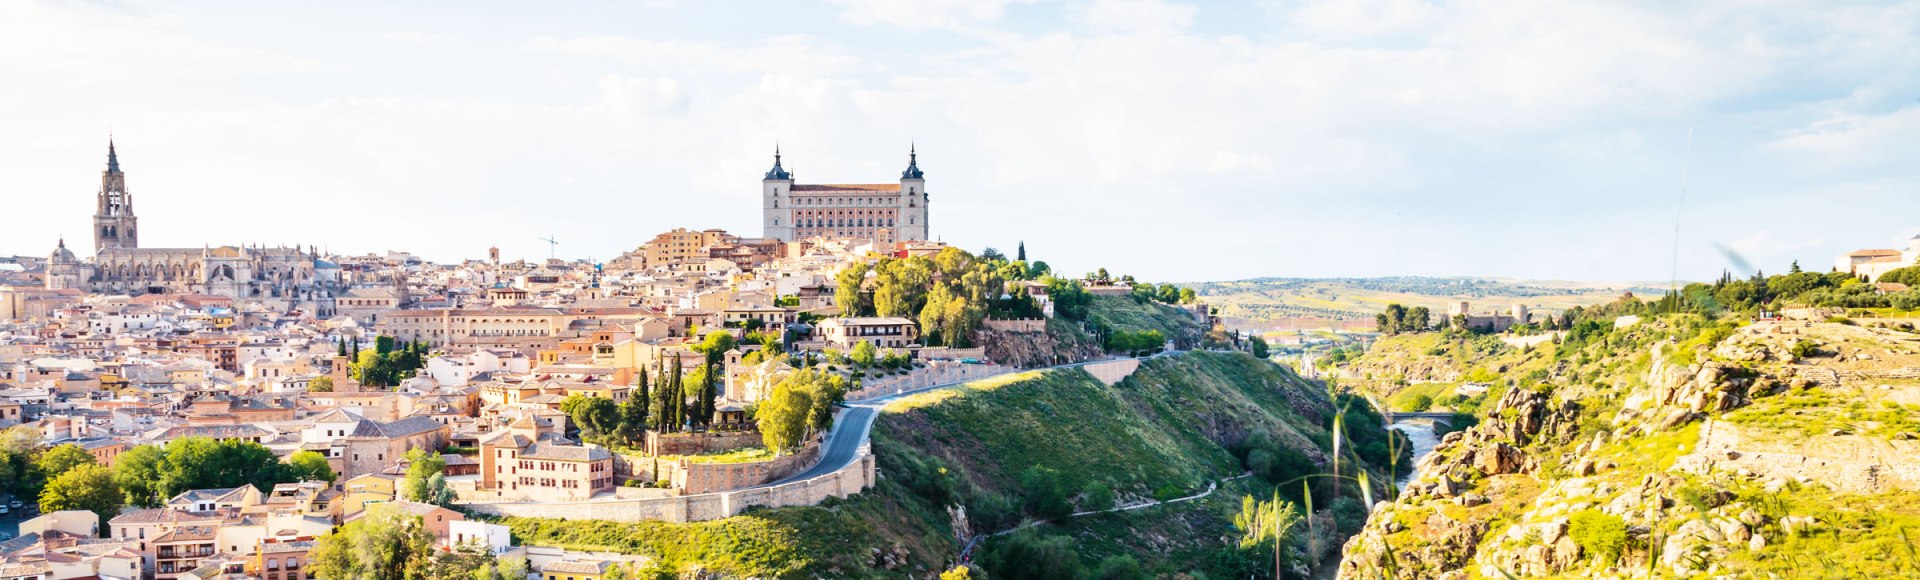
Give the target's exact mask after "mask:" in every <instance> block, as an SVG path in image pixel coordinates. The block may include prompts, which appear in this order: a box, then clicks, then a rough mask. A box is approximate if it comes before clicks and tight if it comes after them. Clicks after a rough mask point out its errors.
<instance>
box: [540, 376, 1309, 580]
mask: <svg viewBox="0 0 1920 580" xmlns="http://www.w3.org/2000/svg"><path fill="white" fill-rule="evenodd" d="M1301 412H1304V413H1306V414H1307V415H1309V417H1303V416H1301V414H1300V413H1301ZM1329 412H1331V405H1330V404H1329V403H1327V402H1326V398H1325V395H1324V394H1323V393H1320V392H1319V391H1318V389H1317V388H1316V387H1314V386H1313V385H1311V384H1310V383H1307V382H1305V381H1302V380H1300V379H1299V378H1297V377H1295V376H1294V375H1293V374H1292V373H1290V372H1288V371H1286V370H1284V369H1282V368H1280V367H1278V366H1275V365H1272V364H1271V363H1267V362H1265V361H1258V360H1255V359H1253V358H1252V357H1250V356H1246V355H1242V354H1225V353H1208V352H1196V353H1189V354H1186V355H1182V356H1179V357H1169V358H1162V359H1156V360H1153V361H1149V362H1148V363H1147V364H1146V365H1144V366H1143V367H1142V369H1141V370H1140V371H1139V372H1138V373H1136V374H1135V375H1134V376H1133V377H1131V378H1129V379H1128V380H1126V381H1123V382H1122V383H1121V384H1119V385H1116V386H1113V387H1107V386H1105V385H1102V384H1101V383H1100V382H1098V381H1096V380H1094V379H1093V378H1092V377H1090V376H1089V375H1087V374H1086V373H1084V372H1082V371H1078V370H1070V371H1044V372H1034V373H1022V374H1019V375H1013V376H1010V377H1002V378H999V379H994V380H988V381H982V382H978V383H974V384H971V385H968V386H967V387H965V388H963V389H958V390H954V391H947V392H941V393H934V394H928V395H923V396H920V397H916V398H913V399H909V400H907V401H904V402H902V403H900V404H896V405H895V406H893V407H890V408H889V409H888V410H887V411H886V413H885V414H884V415H883V416H882V417H881V418H880V420H879V422H878V423H877V425H876V427H875V430H874V434H873V441H874V449H875V452H876V453H877V454H878V456H879V457H880V461H881V463H880V472H881V477H882V479H881V483H880V484H879V485H878V486H877V487H876V489H875V490H873V491H870V492H868V493H864V494H861V495H859V496H855V497H853V498H849V499H848V500H845V501H835V502H829V503H828V504H825V505H823V506H820V507H811V508H786V509H778V510H754V511H750V512H748V513H747V514H744V515H742V516H740V517H735V518H728V519H725V520H720V521H715V522H703V523H695V524H667V523H658V522H649V523H641V524H620V523H610V522H577V521H575V522H561V521H556V520H538V519H522V518H509V519H507V520H506V523H507V524H508V525H510V526H511V527H513V528H514V532H515V534H516V536H517V537H518V538H519V539H520V540H521V541H522V542H530V543H535V544H552V545H562V546H570V547H580V548H594V549H613V550H617V551H621V552H627V553H644V554H650V555H653V556H654V557H655V558H657V559H659V560H660V561H661V568H662V569H663V570H671V571H685V570H690V569H704V570H708V571H712V572H717V573H720V574H722V575H726V576H761V577H818V576H828V577H897V576H903V575H916V576H924V575H925V574H926V572H927V571H937V570H939V569H941V568H942V566H943V565H944V564H945V563H946V562H947V561H949V560H950V559H951V558H952V557H953V556H954V555H955V554H957V552H958V550H959V548H960V543H959V541H957V540H956V539H955V538H954V537H953V536H954V534H953V529H952V521H953V520H952V518H951V516H950V514H949V513H948V511H947V506H948V505H949V503H948V502H956V503H963V504H965V505H968V506H970V509H969V512H970V513H974V514H981V512H986V511H991V510H992V509H993V508H992V507H990V505H989V504H991V503H993V502H995V501H1004V502H1012V503H1013V505H1017V500H1015V499H1013V498H1014V497H1015V496H1017V495H1018V493H1017V487H1018V483H1017V479H1018V475H1019V473H1020V472H1021V471H1023V470H1025V469H1027V468H1028V467H1030V466H1033V465H1043V466H1046V467H1050V468H1053V469H1055V470H1058V471H1059V472H1060V473H1061V475H1062V478H1063V479H1064V480H1065V481H1066V482H1067V483H1068V484H1069V486H1071V487H1072V488H1073V489H1080V487H1081V486H1082V485H1084V484H1085V483H1086V482H1088V481H1100V482H1104V483H1107V484H1109V485H1111V486H1112V487H1113V489H1115V490H1116V492H1117V493H1118V495H1119V496H1120V499H1121V501H1123V502H1124V501H1128V500H1130V499H1140V498H1144V497H1145V496H1150V495H1154V494H1155V493H1156V492H1158V493H1159V494H1160V495H1163V496H1169V495H1187V494H1190V493H1194V492H1197V491H1200V490H1203V489H1205V488H1206V487H1207V484H1208V482H1210V481H1214V480H1217V479H1221V478H1224V477H1228V476H1232V475H1237V474H1238V473H1239V472H1240V466H1239V463H1238V461H1237V460H1236V459H1234V457H1233V456H1232V455H1231V454H1229V453H1228V452H1227V451H1226V450H1225V449H1223V448H1222V446H1221V444H1219V443H1217V441H1221V440H1232V439H1235V438H1237V437H1239V436H1240V434H1242V433H1244V432H1246V431H1247V430H1249V429H1253V428H1256V427H1264V428H1266V429H1269V430H1270V431H1272V432H1274V433H1276V434H1277V436H1278V437H1279V438H1280V440H1282V441H1285V442H1288V443H1289V444H1291V445H1296V446H1299V447H1302V448H1303V449H1304V450H1306V451H1307V452H1308V453H1309V454H1310V455H1314V456H1316V457H1317V456H1320V455H1321V454H1322V451H1321V449H1323V448H1324V445H1325V444H1326V443H1327V435H1326V432H1325V430H1323V429H1321V428H1319V427H1318V424H1319V423H1320V421H1322V420H1324V419H1323V418H1322V417H1324V413H1329ZM1249 485H1252V484H1248V483H1235V484H1232V485H1228V486H1225V487H1223V488H1222V491H1221V492H1219V493H1217V494H1216V495H1215V496H1214V497H1212V498H1209V499H1208V500H1206V501H1200V502H1192V503H1185V504H1177V505H1175V506H1167V507H1161V508H1153V509H1149V510H1141V511H1139V512H1133V513H1128V514H1124V515H1112V516H1100V517H1095V518H1085V519H1083V520H1077V521H1074V522H1072V523H1071V524H1070V525H1068V526H1043V530H1042V532H1043V533H1071V534H1074V535H1075V536H1076V537H1077V538H1079V540H1080V541H1081V544H1080V545H1081V548H1080V552H1081V555H1082V557H1083V558H1086V559H1087V560H1088V562H1089V563H1091V562H1094V561H1097V559H1098V558H1100V557H1104V556H1106V555H1111V554H1115V553H1128V554H1132V555H1134V556H1135V557H1136V558H1137V559H1139V560H1140V561H1141V562H1143V563H1144V564H1146V565H1147V566H1148V567H1149V569H1159V570H1162V571H1169V572H1177V571H1187V570H1200V569H1205V568H1206V566H1207V564H1206V563H1205V562H1204V561H1203V560H1204V559H1205V554H1208V553H1212V552H1217V551H1220V550H1221V549H1222V548H1225V547H1226V544H1225V543H1224V542H1223V541H1222V538H1223V537H1224V536H1225V535H1229V534H1226V533H1225V530H1228V529H1230V527H1231V523H1230V521H1231V516H1232V513H1234V512H1235V511H1237V509H1238V501H1239V496H1238V494H1239V493H1241V491H1242V490H1243V489H1244V488H1246V487H1248V486H1249ZM1003 505H1004V504H1003ZM983 506H985V507H983ZM1001 517H1002V519H1003V520H1004V521H1002V522H999V523H998V525H1011V524H1012V523H1013V518H1016V517H1018V516H1017V515H1013V514H1005V515H1003V516H1001ZM987 519H989V518H988V517H987V516H985V515H984V514H983V515H977V516H976V517H974V525H975V527H976V529H975V531H976V532H979V531H986V530H982V529H980V528H982V527H984V526H986V525H988V523H989V522H986V521H985V520H987ZM876 549H878V550H881V551H883V552H888V553H901V554H905V555H907V556H908V562H907V563H906V564H905V565H903V566H899V567H897V568H894V569H884V568H880V567H876V566H875V562H874V558H873V557H872V556H871V554H872V553H873V551H874V550H876Z"/></svg>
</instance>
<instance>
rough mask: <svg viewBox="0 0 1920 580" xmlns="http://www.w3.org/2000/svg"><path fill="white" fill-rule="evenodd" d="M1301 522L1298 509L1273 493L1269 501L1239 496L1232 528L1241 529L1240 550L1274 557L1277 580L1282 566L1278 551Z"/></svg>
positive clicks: (1250, 496)
mask: <svg viewBox="0 0 1920 580" xmlns="http://www.w3.org/2000/svg"><path fill="white" fill-rule="evenodd" d="M1300 521H1301V517H1300V510H1299V509H1297V508H1295V507H1294V505H1293V503H1292V502H1289V501H1285V500H1282V499H1280V497H1279V492H1278V491H1276V492H1274V497H1273V499H1271V500H1258V499H1254V498H1253V496H1252V495H1243V496H1240V513H1239V514H1237V515H1235V516H1233V527H1234V529H1237V530H1240V549H1241V550H1245V551H1249V552H1253V553H1257V554H1266V553H1272V554H1273V569H1274V577H1275V578H1279V577H1281V576H1280V569H1281V564H1282V561H1281V560H1282V559H1281V557H1280V548H1281V546H1284V545H1286V544H1287V542H1288V540H1289V539H1290V538H1292V537H1293V532H1294V528H1295V527H1297V526H1299V525H1300Z"/></svg>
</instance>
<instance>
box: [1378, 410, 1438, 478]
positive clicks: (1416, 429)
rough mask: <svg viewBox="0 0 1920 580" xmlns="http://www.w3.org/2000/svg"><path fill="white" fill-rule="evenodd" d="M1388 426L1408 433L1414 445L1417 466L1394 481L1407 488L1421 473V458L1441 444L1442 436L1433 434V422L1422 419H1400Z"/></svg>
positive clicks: (1414, 459) (1408, 440) (1414, 458)
mask: <svg viewBox="0 0 1920 580" xmlns="http://www.w3.org/2000/svg"><path fill="white" fill-rule="evenodd" d="M1387 428H1388V429H1392V430H1395V431H1399V432H1400V433H1401V434H1404V435H1406V436H1407V442H1408V443H1409V444H1412V445H1413V464H1414V465H1415V466H1416V467H1415V468H1414V469H1409V470H1407V474H1406V475H1402V476H1400V479H1399V480H1398V481H1395V482H1394V484H1395V485H1396V486H1398V488H1399V489H1406V488H1407V484H1408V483H1410V482H1412V481H1413V478H1415V477H1418V476H1419V475H1420V470H1419V468H1418V467H1417V466H1419V465H1420V459H1421V458H1423V457H1426V456H1427V454H1428V453H1432V452H1433V447H1434V446H1435V445H1439V444H1440V438H1439V437H1438V436H1435V435H1434V434H1433V423H1432V422H1431V421H1426V420H1422V419H1413V420H1406V421H1399V422H1396V423H1394V424H1393V425H1391V426H1388V427H1387Z"/></svg>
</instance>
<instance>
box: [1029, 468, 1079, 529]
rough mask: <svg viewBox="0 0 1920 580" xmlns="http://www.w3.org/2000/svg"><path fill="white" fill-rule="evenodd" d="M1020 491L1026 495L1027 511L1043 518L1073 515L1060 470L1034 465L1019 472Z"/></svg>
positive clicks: (1059, 517) (1050, 518) (1056, 518)
mask: <svg viewBox="0 0 1920 580" xmlns="http://www.w3.org/2000/svg"><path fill="white" fill-rule="evenodd" d="M1020 492H1021V494H1022V495H1024V496H1025V497H1026V504H1027V505H1026V507H1027V512H1028V513H1031V514H1033V515H1034V517H1037V518H1040V519H1044V520H1058V519H1061V518H1065V517H1067V516H1070V515H1073V504H1072V503H1071V502H1068V501H1067V490H1066V484H1065V483H1064V482H1063V481H1062V480H1061V476H1060V472H1058V471H1054V470H1052V469H1049V468H1046V467H1041V466H1038V465H1035V466H1033V467H1029V468H1027V470H1026V471H1025V472H1022V473H1021V474H1020Z"/></svg>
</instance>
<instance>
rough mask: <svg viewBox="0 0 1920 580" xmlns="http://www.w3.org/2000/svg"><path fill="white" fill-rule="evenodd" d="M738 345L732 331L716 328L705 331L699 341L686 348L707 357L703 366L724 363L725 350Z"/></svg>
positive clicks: (725, 358)
mask: <svg viewBox="0 0 1920 580" xmlns="http://www.w3.org/2000/svg"><path fill="white" fill-rule="evenodd" d="M739 345H740V343H739V341H738V340H736V339H734V338H733V334H732V333H729V332H727V331H724V330H716V331H713V332H709V333H707V334H706V336H703V337H701V338H700V342H699V343H696V344H694V345H693V346H690V347H688V348H689V349H691V350H692V351H693V352H697V353H700V354H702V355H705V356H706V357H707V359H706V364H705V366H707V367H715V366H719V365H720V364H722V363H725V362H726V360H727V351H729V350H733V349H734V348H735V347H738V346H739Z"/></svg>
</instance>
